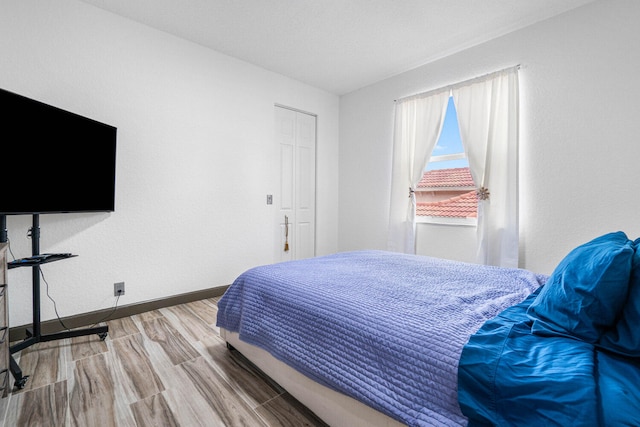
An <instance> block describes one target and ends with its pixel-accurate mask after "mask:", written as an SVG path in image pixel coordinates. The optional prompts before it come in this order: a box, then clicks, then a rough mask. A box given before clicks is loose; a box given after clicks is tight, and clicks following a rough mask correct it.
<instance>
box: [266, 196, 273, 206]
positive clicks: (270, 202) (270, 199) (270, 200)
mask: <svg viewBox="0 0 640 427" xmlns="http://www.w3.org/2000/svg"><path fill="white" fill-rule="evenodd" d="M267 204H268V205H271V204H273V195H271V194H267Z"/></svg>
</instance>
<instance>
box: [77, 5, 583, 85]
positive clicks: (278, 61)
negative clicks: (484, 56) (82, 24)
mask: <svg viewBox="0 0 640 427" xmlns="http://www.w3.org/2000/svg"><path fill="white" fill-rule="evenodd" d="M81 1H83V2H85V3H89V4H92V5H94V6H97V7H99V8H101V9H104V10H107V11H110V12H113V13H115V14H117V15H121V16H123V17H126V18H130V19H132V20H134V21H137V22H140V23H142V24H146V25H148V26H150V27H153V28H156V29H158V30H161V31H165V32H167V33H170V34H173V35H176V36H178V37H182V38H184V39H187V40H190V41H192V42H195V43H199V44H201V45H203V46H207V47H210V48H211V49H214V50H216V51H218V52H222V53H224V54H227V55H229V56H233V57H235V58H238V59H241V60H244V61H246V62H249V63H252V64H255V65H258V66H260V67H262V68H265V69H268V70H271V71H274V72H277V73H280V74H283V75H286V76H289V77H292V78H294V79H297V80H299V81H302V82H304V83H307V84H310V85H313V86H316V87H318V88H321V89H324V90H326V91H329V92H332V93H335V94H338V95H342V94H345V93H349V92H351V91H354V90H356V89H359V88H361V87H364V86H367V85H369V84H372V83H375V82H377V81H380V80H382V79H385V78H387V77H391V76H393V75H396V74H399V73H402V72H404V71H407V70H410V69H413V68H416V67H418V66H420V65H424V64H426V63H428V62H431V61H434V60H436V59H439V58H442V57H444V56H447V55H450V54H452V53H455V52H458V51H460V50H463V49H466V48H468V47H471V46H473V45H476V44H479V43H482V42H485V41H487V40H490V39H492V38H495V37H498V36H501V35H503V34H506V33H508V32H511V31H514V30H517V29H520V28H523V27H525V26H528V25H531V24H533V23H535V22H538V21H541V20H544V19H547V18H550V17H552V16H555V15H558V14H560V13H563V12H566V11H568V10H571V9H574V8H576V7H580V6H582V5H584V4H587V3H591V2H593V1H594V0H133V1H132V0H81Z"/></svg>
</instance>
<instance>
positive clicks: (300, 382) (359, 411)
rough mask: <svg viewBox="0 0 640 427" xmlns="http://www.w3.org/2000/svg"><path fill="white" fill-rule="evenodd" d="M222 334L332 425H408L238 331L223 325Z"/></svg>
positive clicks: (356, 426)
mask: <svg viewBox="0 0 640 427" xmlns="http://www.w3.org/2000/svg"><path fill="white" fill-rule="evenodd" d="M220 336H221V337H222V338H223V339H224V340H225V341H226V342H227V345H228V346H232V347H233V348H234V349H236V350H237V351H239V352H240V353H241V354H242V355H243V356H244V357H246V358H247V359H248V360H249V361H251V363H253V364H254V365H256V366H257V367H258V368H259V369H260V370H262V372H264V373H265V374H266V375H267V376H269V378H271V379H272V380H273V381H275V382H276V383H278V384H279V385H280V386H281V387H282V388H284V389H285V390H287V392H288V393H289V394H291V395H292V396H293V397H295V398H296V399H297V400H298V401H299V402H301V403H302V404H303V405H305V406H306V407H307V408H309V410H311V411H312V412H313V413H314V414H316V415H317V416H318V417H319V418H320V419H322V420H323V421H324V422H325V423H327V424H329V425H330V426H331V427H402V426H404V424H402V423H400V422H399V421H396V420H394V419H393V418H390V417H389V416H387V415H385V414H383V413H381V412H379V411H376V410H375V409H373V408H370V407H369V406H367V405H365V404H364V403H361V402H360V401H358V400H355V399H353V398H351V397H349V396H346V395H344V394H342V393H338V392H337V391H334V390H331V389H330V388H327V387H325V386H323V385H321V384H318V383H316V382H315V381H312V380H311V379H309V378H308V377H306V376H304V375H302V374H301V373H299V372H298V371H296V370H295V369H293V368H291V367H289V366H288V365H286V364H284V363H283V362H281V361H280V360H278V359H276V358H275V357H273V356H272V355H271V354H270V353H269V352H267V351H265V350H263V349H261V348H259V347H256V346H253V345H251V344H247V343H245V342H244V341H240V339H239V337H238V334H237V333H235V332H230V331H227V330H225V329H223V328H220Z"/></svg>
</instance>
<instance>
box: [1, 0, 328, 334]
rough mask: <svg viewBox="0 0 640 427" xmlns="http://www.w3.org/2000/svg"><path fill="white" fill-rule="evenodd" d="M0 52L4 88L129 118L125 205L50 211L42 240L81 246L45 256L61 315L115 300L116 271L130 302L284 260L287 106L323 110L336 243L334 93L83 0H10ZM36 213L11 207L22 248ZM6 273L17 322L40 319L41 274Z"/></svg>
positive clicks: (120, 168)
mask: <svg viewBox="0 0 640 427" xmlns="http://www.w3.org/2000/svg"><path fill="white" fill-rule="evenodd" d="M0 58H2V60H1V63H0V64H1V65H0V87H1V88H4V89H7V90H10V91H13V92H16V93H19V94H22V95H26V96H29V97H32V98H35V99H38V100H40V101H43V102H46V103H50V104H53V105H55V106H58V107H60V108H64V109H67V110H70V111H73V112H76V113H79V114H82V115H86V116H89V117H91V118H94V119H96V120H99V121H103V122H106V123H109V124H111V125H114V126H116V127H117V128H118V155H117V161H118V165H117V185H116V193H117V196H116V211H115V212H114V213H110V214H106V213H103V214H66V215H65V214H60V215H42V216H41V217H40V222H41V230H42V237H41V252H72V253H76V254H79V256H78V257H77V258H72V259H69V260H65V261H61V262H57V263H54V264H49V265H46V266H44V267H43V271H44V274H45V278H46V280H47V281H48V283H49V285H50V288H49V293H50V294H51V296H52V297H53V298H54V299H55V300H56V301H57V306H58V312H59V313H60V315H61V316H63V317H64V316H71V315H74V314H79V313H85V312H90V311H94V310H100V309H105V308H109V307H111V306H112V305H113V303H114V302H115V298H114V296H113V283H114V282H118V281H124V282H125V284H126V292H125V296H124V297H122V298H121V300H120V304H133V303H136V302H142V301H148V300H153V299H158V298H163V297H166V296H171V295H176V294H181V293H186V292H191V291H196V290H201V289H206V288H210V287H215V286H221V285H226V284H229V283H231V281H232V280H233V279H234V278H235V277H236V276H237V275H238V274H240V273H241V272H242V271H244V270H245V269H247V268H249V267H253V266H255V265H259V264H265V263H270V262H272V253H273V251H272V247H273V246H272V245H273V242H272V239H273V234H274V233H273V232H272V228H271V227H272V220H271V218H272V214H273V211H272V209H273V206H267V205H266V195H267V194H270V193H275V185H274V180H273V179H272V178H270V177H271V176H277V175H274V174H273V172H274V169H273V168H274V160H275V159H274V158H273V153H275V150H274V149H273V148H272V141H273V108H274V104H276V103H278V104H282V105H287V106H291V107H295V108H299V109H302V110H305V111H309V112H312V113H315V114H317V115H318V149H317V150H318V153H317V163H318V168H317V182H318V193H317V231H318V238H317V252H318V254H326V253H331V252H335V251H336V250H337V213H338V211H337V192H338V187H337V183H338V176H337V174H336V172H335V171H336V170H337V168H338V161H337V158H338V107H339V100H338V98H337V96H335V95H332V94H329V93H327V92H324V91H321V90H317V89H315V88H312V87H310V86H308V85H304V84H302V83H299V82H296V81H294V80H291V79H289V78H286V77H283V76H281V75H277V74H274V73H271V72H269V71H266V70H263V69H260V68H257V67H255V66H252V65H249V64H247V63H244V62H241V61H238V60H235V59H232V58H230V57H227V56H224V55H221V54H219V53H216V52H213V51H211V50H208V49H205V48H203V47H201V46H199V45H196V44H193V43H189V42H186V41H184V40H181V39H178V38H175V37H172V36H170V35H168V34H166V33H162V32H158V31H155V30H152V29H150V28H148V27H145V26H142V25H139V24H136V23H134V22H132V21H129V20H125V19H122V18H119V17H117V16H115V15H112V14H110V13H107V12H104V11H102V10H100V9H97V8H94V7H92V6H89V5H86V4H84V3H80V2H76V1H74V0H60V1H55V2H42V1H38V0H3V1H2V4H1V5H0ZM10 143H12V142H11V141H7V140H3V141H2V142H1V144H10ZM1 155H2V154H1V150H0V156H1ZM2 162H3V163H5V162H20V163H23V164H24V165H25V168H27V167H28V166H27V161H26V160H25V159H5V158H3V159H2ZM4 182H5V185H4V188H5V191H12V189H13V188H15V187H14V186H17V185H19V183H20V179H19V177H16V176H6V175H5V176H4ZM30 225H31V217H29V216H15V217H9V218H8V229H9V234H10V239H11V248H12V249H13V253H14V254H15V256H16V257H18V258H19V257H23V256H29V255H30V253H31V249H30V248H31V246H30V241H29V240H28V239H27V237H26V234H27V230H28V228H29V227H30ZM9 280H10V284H11V288H10V322H11V325H12V326H18V325H23V324H28V323H30V322H31V308H30V307H31V305H30V304H31V302H30V301H31V285H30V283H31V282H30V280H31V271H30V269H15V270H11V271H10V273H9ZM42 286H43V297H42V301H43V307H42V308H43V311H42V319H43V320H48V319H52V318H54V312H53V307H52V304H51V303H50V302H49V301H48V299H47V298H46V297H45V296H44V289H45V284H44V283H43V285H42Z"/></svg>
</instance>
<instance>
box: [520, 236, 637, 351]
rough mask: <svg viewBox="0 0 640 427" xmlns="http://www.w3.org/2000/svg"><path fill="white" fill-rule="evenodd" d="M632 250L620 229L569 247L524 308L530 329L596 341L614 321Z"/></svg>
mask: <svg viewBox="0 0 640 427" xmlns="http://www.w3.org/2000/svg"><path fill="white" fill-rule="evenodd" d="M634 253H635V251H634V247H633V242H632V241H631V240H629V239H628V238H627V236H626V234H624V233H623V232H622V231H617V232H615V233H609V234H605V235H604V236H600V237H598V238H596V239H593V240H592V241H590V242H588V243H585V244H583V245H580V246H578V247H577V248H575V249H573V250H572V251H571V252H569V254H568V255H567V256H566V257H565V258H564V259H563V260H562V261H561V262H560V264H558V266H557V267H556V269H555V270H554V271H553V273H552V274H551V276H550V277H549V279H548V280H547V283H546V284H545V285H544V286H543V288H542V290H541V291H540V294H539V295H538V296H537V297H536V299H535V300H534V301H533V303H532V304H531V306H529V309H528V310H527V314H528V315H529V317H530V318H531V319H533V324H532V326H531V331H532V332H533V333H534V334H536V335H561V336H569V337H572V338H577V339H580V340H583V341H586V342H588V343H592V344H595V343H597V342H598V340H599V339H600V337H601V336H602V335H603V333H604V332H605V331H606V330H607V329H609V328H611V327H612V326H614V324H615V322H616V319H617V317H618V316H619V314H620V312H621V310H622V308H623V306H624V303H625V301H626V299H627V294H628V290H629V277H630V275H631V263H632V259H633V256H634Z"/></svg>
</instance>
